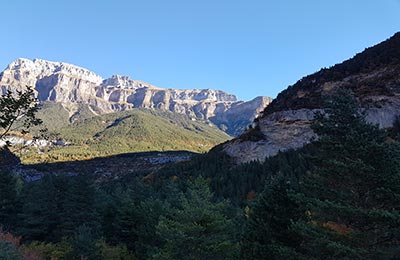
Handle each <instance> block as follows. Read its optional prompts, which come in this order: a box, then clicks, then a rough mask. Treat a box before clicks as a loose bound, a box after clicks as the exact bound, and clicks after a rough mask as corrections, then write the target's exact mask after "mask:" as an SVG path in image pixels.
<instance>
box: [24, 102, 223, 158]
mask: <svg viewBox="0 0 400 260" xmlns="http://www.w3.org/2000/svg"><path fill="white" fill-rule="evenodd" d="M78 111H79V114H75V115H74V116H73V117H72V118H74V121H73V122H72V123H69V121H68V118H69V114H68V112H67V110H65V109H64V108H63V107H62V105H61V104H51V103H46V104H44V105H43V107H42V109H41V110H40V111H39V113H38V118H41V119H42V120H43V122H44V125H45V126H46V128H47V129H48V135H49V137H50V138H53V139H57V138H58V139H61V140H62V141H64V142H68V143H71V145H70V146H65V147H54V148H51V149H49V150H48V151H47V152H46V153H45V154H38V153H37V151H36V150H31V151H30V152H26V153H22V154H21V158H22V161H23V162H25V163H37V162H53V161H71V160H78V159H89V158H94V157H99V156H106V155H114V154H121V153H127V152H142V151H171V150H188V151H194V152H206V151H208V150H209V149H211V148H212V147H213V146H215V145H216V144H218V143H221V142H224V141H226V140H228V139H229V138H230V137H229V136H228V135H226V134H225V133H223V132H222V131H220V130H218V129H217V128H216V127H212V126H208V125H207V124H205V123H203V122H197V121H192V120H191V119H190V118H189V117H187V116H185V115H181V114H177V113H172V112H168V111H160V110H152V109H134V110H131V111H124V112H116V113H111V114H104V115H99V116H95V115H93V113H91V112H90V111H89V108H88V107H87V106H84V105H81V106H80V107H79V109H78Z"/></svg>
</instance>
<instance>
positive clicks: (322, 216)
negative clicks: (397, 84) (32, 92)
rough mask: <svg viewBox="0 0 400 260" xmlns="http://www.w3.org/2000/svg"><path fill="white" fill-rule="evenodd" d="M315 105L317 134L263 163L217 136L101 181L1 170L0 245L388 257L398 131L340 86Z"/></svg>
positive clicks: (399, 183) (59, 254)
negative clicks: (201, 146)
mask: <svg viewBox="0 0 400 260" xmlns="http://www.w3.org/2000/svg"><path fill="white" fill-rule="evenodd" d="M326 107H327V110H326V112H327V113H325V114H318V115H317V116H316V119H315V121H314V123H313V129H314V131H315V132H316V133H317V134H318V136H319V139H318V140H316V141H315V142H314V143H312V144H310V145H309V146H306V147H304V148H302V149H300V150H297V151H287V152H284V153H280V154H278V155H277V156H275V157H273V158H269V159H267V160H266V161H265V162H263V163H259V162H252V163H248V164H245V165H241V166H233V165H232V164H231V162H230V159H229V158H228V157H227V156H225V155H223V154H221V153H220V152H219V151H218V148H216V149H214V150H212V151H211V152H209V153H207V154H202V155H199V156H197V157H196V158H194V159H193V160H191V161H189V162H184V163H179V164H175V165H170V166H168V167H164V168H162V169H160V170H159V171H158V172H152V173H151V174H147V173H143V174H142V175H140V174H138V175H136V176H137V177H136V178H133V177H130V178H122V179H116V180H112V181H107V182H95V181H94V180H93V178H92V177H91V176H90V175H85V174H81V175H78V176H70V175H62V174H52V175H47V176H45V177H44V178H42V179H41V180H39V181H35V182H30V183H24V184H21V183H20V182H18V181H16V179H15V178H14V177H13V176H11V175H10V174H9V173H8V172H2V173H1V175H0V177H1V179H2V183H3V182H4V183H5V185H0V195H1V198H5V199H4V200H2V201H1V203H3V204H0V206H2V207H4V208H5V209H6V210H3V211H0V218H1V219H0V221H1V224H2V225H3V228H4V229H3V230H1V231H0V248H2V249H3V251H0V254H3V255H4V256H3V255H1V256H2V257H3V258H4V259H24V260H28V259H38V260H47V259H58V260H64V259H99V260H101V259H127V260H128V259H266V258H267V259H293V260H295V259H296V260H297V259H304V260H306V259H307V260H308V259H332V260H333V259H367V260H369V259H371V260H372V259H374V260H375V259H399V258H400V248H399V244H400V236H399V234H400V163H399V162H400V143H399V141H398V140H397V139H395V138H393V137H392V138H388V136H387V134H386V132H385V131H384V130H380V129H378V128H377V127H376V126H373V125H370V124H368V123H366V121H365V115H364V114H363V113H361V112H360V111H359V106H358V103H357V101H356V100H355V98H354V97H353V96H352V95H351V94H350V93H349V92H347V91H344V92H339V93H338V95H336V96H335V97H334V98H333V99H331V100H329V102H328V103H327V105H326ZM128 115H129V114H127V115H126V116H128ZM119 123H121V121H120V122H119ZM394 131H395V130H394ZM102 134H104V133H101V134H100V136H101V135H102ZM397 134H398V133H397ZM392 135H393V136H396V133H392ZM146 174H147V175H146ZM11 201H13V202H12V203H11ZM0 208H1V207H0ZM15 219H17V221H12V220H15ZM32 256H35V257H36V258H33V257H32ZM7 257H8V258H7ZM29 257H30V258H29Z"/></svg>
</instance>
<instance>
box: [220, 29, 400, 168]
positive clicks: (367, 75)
mask: <svg viewBox="0 0 400 260" xmlns="http://www.w3.org/2000/svg"><path fill="white" fill-rule="evenodd" d="M338 88H348V89H351V90H352V91H353V92H354V94H355V95H356V97H357V98H358V99H359V101H360V103H361V106H362V109H363V110H364V111H365V112H366V114H367V120H368V121H369V122H370V123H373V124H377V125H379V127H381V128H389V127H391V126H393V123H394V121H395V119H396V118H397V117H399V116H400V33H396V34H395V35H394V36H392V37H391V38H390V39H388V40H386V41H384V42H382V43H380V44H378V45H376V46H373V47H371V48H368V49H366V50H365V51H364V52H362V53H360V54H357V55H356V56H354V57H353V58H351V59H349V60H347V61H345V62H343V63H340V64H337V65H335V66H333V67H331V68H329V69H322V70H320V71H319V72H317V73H314V74H312V75H309V76H307V77H304V78H302V79H301V80H299V81H298V82H297V83H296V84H294V85H293V86H289V87H288V88H287V89H286V90H284V91H282V92H281V93H280V94H279V95H278V97H277V98H276V99H275V100H273V101H272V102H271V103H270V104H269V105H268V106H267V107H266V108H265V110H264V111H263V114H262V116H260V117H259V118H258V119H257V120H256V126H255V128H256V129H257V131H259V133H261V135H260V136H262V138H258V139H256V140H253V139H252V138H250V136H251V134H252V132H251V131H249V132H248V133H245V134H243V135H242V136H240V137H237V138H235V139H233V140H232V141H230V142H227V143H225V144H223V145H222V150H223V151H224V152H225V153H227V154H228V155H229V156H231V157H232V158H233V159H234V161H235V162H236V163H245V162H249V161H253V160H258V161H264V160H265V158H266V157H269V156H273V155H276V154H277V153H278V152H279V151H285V150H288V149H295V148H300V147H302V146H303V145H304V144H306V143H308V142H310V140H312V139H313V138H314V137H315V135H314V133H313V131H312V130H311V129H310V123H311V120H312V119H313V118H314V113H315V112H317V111H319V112H323V109H324V102H325V100H326V98H327V97H328V96H329V95H331V94H332V93H333V92H334V91H335V90H337V89H338Z"/></svg>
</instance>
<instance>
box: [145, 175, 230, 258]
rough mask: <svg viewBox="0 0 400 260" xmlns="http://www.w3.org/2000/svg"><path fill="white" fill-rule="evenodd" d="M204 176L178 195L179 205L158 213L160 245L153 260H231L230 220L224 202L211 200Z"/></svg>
mask: <svg viewBox="0 0 400 260" xmlns="http://www.w3.org/2000/svg"><path fill="white" fill-rule="evenodd" d="M212 198H213V194H212V193H211V192H210V190H209V188H208V185H207V183H206V182H205V180H204V179H200V178H198V179H196V180H195V181H194V182H193V183H191V184H190V185H189V187H188V190H187V191H186V192H185V193H184V194H182V200H181V201H182V204H181V207H180V208H178V209H175V210H172V211H171V212H170V213H169V214H167V215H166V216H161V218H160V221H159V223H158V225H157V231H158V234H159V236H160V239H161V241H162V242H163V245H162V246H161V247H159V249H158V250H157V252H156V253H155V254H154V255H153V259H196V260H201V259H234V257H235V255H236V252H237V250H236V244H235V243H234V241H233V235H234V229H233V226H232V222H231V221H230V220H228V219H227V217H226V216H225V214H224V210H225V208H226V206H227V205H226V202H219V203H213V202H212Z"/></svg>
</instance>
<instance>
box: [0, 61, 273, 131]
mask: <svg viewBox="0 0 400 260" xmlns="http://www.w3.org/2000/svg"><path fill="white" fill-rule="evenodd" d="M26 86H33V87H34V88H35V90H36V91H37V97H38V99H39V100H40V101H51V102H56V103H62V104H64V105H65V106H68V107H70V111H71V114H74V113H76V112H78V113H79V111H77V110H74V109H76V108H77V106H76V104H77V103H85V104H88V105H90V108H91V110H92V111H93V112H95V113H99V114H104V113H110V112H116V111H125V110H130V109H133V108H155V109H160V110H167V111H172V112H177V113H181V114H186V115H188V116H190V117H193V118H198V119H202V120H209V121H211V122H213V123H214V124H215V125H217V126H218V127H219V128H220V129H222V130H224V131H226V132H227V133H228V134H230V135H237V134H239V133H241V132H242V130H243V129H244V128H245V127H246V126H247V125H249V124H250V123H251V122H252V120H253V119H254V118H255V117H256V116H257V115H258V113H259V112H260V111H262V109H264V107H265V106H266V105H267V104H268V103H269V102H270V101H271V99H270V98H267V97H259V98H256V99H254V100H251V101H248V102H243V101H238V100H237V98H236V96H235V95H232V94H228V93H225V92H223V91H221V90H212V89H189V90H178V89H171V88H160V87H157V86H154V85H151V84H149V83H146V82H143V81H139V80H132V79H130V78H129V77H128V76H120V75H113V76H112V77H111V78H108V79H103V78H102V77H101V76H99V75H97V74H96V73H94V72H92V71H90V70H87V69H85V68H81V67H78V66H75V65H72V64H68V63H63V62H51V61H46V60H41V59H34V60H29V59H23V58H21V59H17V60H16V61H14V62H12V63H10V64H9V65H8V66H7V68H6V69H5V70H4V71H3V72H2V73H0V93H4V92H5V91H7V90H11V91H15V90H17V89H23V88H25V87H26ZM242 106H247V107H251V108H252V109H250V110H249V109H246V110H245V111H244V112H243V111H242V110H238V109H237V108H238V107H242ZM225 113H228V114H232V115H233V118H235V117H236V116H239V117H240V118H241V119H240V120H239V121H237V120H236V121H234V122H231V121H229V120H226V119H227V118H226V117H225V116H224V114H225Z"/></svg>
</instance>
